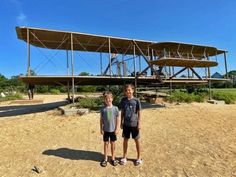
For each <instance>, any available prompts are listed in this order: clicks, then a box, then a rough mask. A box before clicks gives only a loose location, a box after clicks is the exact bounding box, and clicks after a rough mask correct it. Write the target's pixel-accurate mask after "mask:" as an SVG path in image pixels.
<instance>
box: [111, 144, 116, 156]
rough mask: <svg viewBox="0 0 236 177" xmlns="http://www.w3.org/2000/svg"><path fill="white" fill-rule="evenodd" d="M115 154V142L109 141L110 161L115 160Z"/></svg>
mask: <svg viewBox="0 0 236 177" xmlns="http://www.w3.org/2000/svg"><path fill="white" fill-rule="evenodd" d="M115 157H116V154H115V141H111V159H112V160H115Z"/></svg>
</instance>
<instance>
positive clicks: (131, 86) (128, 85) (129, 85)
mask: <svg viewBox="0 0 236 177" xmlns="http://www.w3.org/2000/svg"><path fill="white" fill-rule="evenodd" d="M129 87H130V88H131V89H132V90H134V85H133V84H126V85H125V89H124V90H125V91H126V89H127V88H129Z"/></svg>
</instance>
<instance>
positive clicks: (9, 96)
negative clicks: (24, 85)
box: [0, 94, 23, 101]
mask: <svg viewBox="0 0 236 177" xmlns="http://www.w3.org/2000/svg"><path fill="white" fill-rule="evenodd" d="M22 98H23V97H22V95H20V94H11V95H7V96H6V97H0V101H8V100H17V99H22Z"/></svg>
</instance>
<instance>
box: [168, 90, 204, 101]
mask: <svg viewBox="0 0 236 177" xmlns="http://www.w3.org/2000/svg"><path fill="white" fill-rule="evenodd" d="M205 95H206V94H204V93H186V92H182V91H174V92H173V93H172V95H171V96H170V97H168V98H167V100H168V101H169V102H171V103H172V102H182V103H191V102H194V101H195V102H204V99H205Z"/></svg>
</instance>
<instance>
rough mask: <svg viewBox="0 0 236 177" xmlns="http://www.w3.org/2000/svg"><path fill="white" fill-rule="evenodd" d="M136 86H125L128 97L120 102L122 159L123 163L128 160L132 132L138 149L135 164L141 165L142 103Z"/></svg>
mask: <svg viewBox="0 0 236 177" xmlns="http://www.w3.org/2000/svg"><path fill="white" fill-rule="evenodd" d="M133 94H134V87H133V85H131V84H128V85H126V86H125V95H126V97H124V98H122V100H121V102H120V107H121V128H123V138H124V141H123V158H122V159H121V161H120V163H121V165H125V164H126V162H127V148H128V140H129V138H130V134H131V135H132V138H133V139H134V140H135V144H136V149H137V159H136V161H135V165H140V164H141V163H142V159H141V158H140V140H139V138H140V133H139V130H140V128H141V114H140V110H141V104H140V101H139V99H138V98H135V97H134V95H133Z"/></svg>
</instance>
